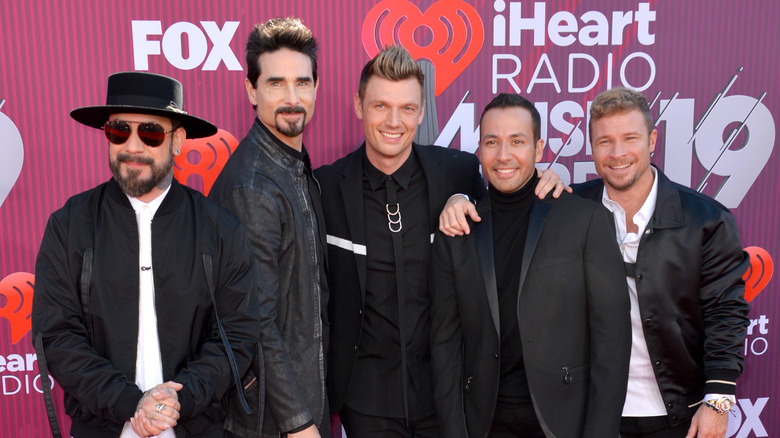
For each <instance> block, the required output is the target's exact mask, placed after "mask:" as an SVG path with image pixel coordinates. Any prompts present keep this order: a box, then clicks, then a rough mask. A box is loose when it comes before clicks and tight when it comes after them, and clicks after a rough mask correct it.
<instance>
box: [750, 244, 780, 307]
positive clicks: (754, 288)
mask: <svg viewBox="0 0 780 438" xmlns="http://www.w3.org/2000/svg"><path fill="white" fill-rule="evenodd" d="M745 252H747V253H748V254H750V267H748V269H747V271H745V274H744V275H743V276H742V279H743V280H745V300H747V302H751V301H753V299H754V298H755V297H756V296H757V295H758V294H760V293H761V291H762V290H764V288H765V287H766V285H767V284H769V280H771V279H772V274H774V271H775V265H774V262H773V261H772V256H770V255H769V253H768V252H767V250H765V249H764V248H761V247H758V246H749V247H747V248H745Z"/></svg>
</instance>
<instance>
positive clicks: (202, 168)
mask: <svg viewBox="0 0 780 438" xmlns="http://www.w3.org/2000/svg"><path fill="white" fill-rule="evenodd" d="M236 147H238V140H236V138H235V137H233V135H232V134H231V133H229V132H227V131H224V130H222V129H220V130H219V131H217V133H216V134H214V135H212V136H211V137H205V138H193V139H189V140H186V141H185V142H184V144H182V147H181V153H180V154H179V155H178V156H177V157H176V158H175V159H174V162H175V164H176V165H175V166H174V169H173V176H174V177H176V180H177V181H179V182H180V183H182V184H184V185H187V186H190V187H192V188H194V189H198V190H201V191H202V192H203V194H204V195H206V196H208V194H209V191H210V190H211V186H213V185H214V181H215V180H216V179H217V176H219V172H221V171H222V168H223V167H225V163H227V161H228V158H230V155H232V154H233V152H234V151H235V150H236ZM193 177H195V178H193ZM197 177H200V178H197Z"/></svg>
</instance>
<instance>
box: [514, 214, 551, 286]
mask: <svg viewBox="0 0 780 438" xmlns="http://www.w3.org/2000/svg"><path fill="white" fill-rule="evenodd" d="M549 211H550V205H549V204H547V203H546V202H542V201H540V200H538V199H534V203H533V205H532V206H531V216H530V217H529V218H528V234H527V235H526V237H525V247H524V248H523V264H522V266H521V267H520V291H519V292H518V294H520V293H522V292H523V284H524V283H525V277H526V275H528V267H529V266H530V265H531V259H532V258H533V256H534V252H535V251H536V244H537V243H539V237H540V236H541V235H542V229H543V228H544V221H545V220H546V219H547V213H548V212H549Z"/></svg>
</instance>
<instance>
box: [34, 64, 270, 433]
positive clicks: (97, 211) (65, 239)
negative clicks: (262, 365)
mask: <svg viewBox="0 0 780 438" xmlns="http://www.w3.org/2000/svg"><path fill="white" fill-rule="evenodd" d="M71 117H73V118H74V119H75V120H76V121H78V122H80V123H83V124H85V125H87V126H91V127H93V128H98V129H102V130H103V131H104V132H105V135H106V137H107V138H108V143H109V144H108V156H109V167H110V168H111V173H112V174H113V178H112V179H111V180H109V181H108V182H106V183H103V184H101V185H99V186H97V187H95V188H93V189H91V190H88V191H86V192H84V193H81V194H78V195H76V196H74V197H72V198H70V199H69V200H68V201H67V203H66V204H65V206H64V207H62V208H61V209H60V210H58V211H56V212H54V213H53V214H52V215H51V217H50V218H49V222H48V225H47V227H46V231H45V234H44V237H43V241H42V243H41V247H40V251H39V253H38V259H37V261H36V267H35V274H36V275H35V277H36V285H35V286H36V287H35V296H34V300H33V312H32V325H33V334H34V339H35V341H34V342H35V348H36V351H37V354H38V362H39V368H40V369H41V374H42V375H43V376H44V381H45V379H46V370H47V368H48V370H50V372H51V374H52V376H53V377H54V378H55V379H56V381H57V382H58V383H59V384H60V386H61V387H62V388H63V390H64V392H65V410H66V412H67V414H68V415H69V416H70V417H71V419H72V426H71V430H70V436H73V437H76V438H78V437H120V436H121V437H122V438H125V437H137V436H143V437H146V436H165V437H174V436H178V437H182V436H187V437H221V436H222V428H223V424H222V423H223V416H224V413H223V405H222V398H223V396H224V395H225V394H226V393H227V391H228V390H229V389H230V388H231V386H232V385H233V384H234V382H236V381H237V376H240V375H242V374H243V373H244V372H245V371H246V370H247V369H248V368H249V365H250V362H251V359H252V356H253V355H254V354H255V352H256V349H257V344H258V340H257V333H258V320H259V318H258V315H257V303H256V301H254V298H253V294H252V290H253V288H254V285H255V280H254V275H253V274H254V273H253V271H252V259H251V253H250V252H249V248H248V245H247V239H246V233H245V231H244V229H243V227H242V225H241V224H240V223H239V222H238V220H237V219H236V218H235V217H234V216H232V215H231V214H230V213H229V212H227V211H225V210H223V209H222V208H220V207H219V206H217V205H216V204H214V203H213V202H211V201H209V200H207V199H205V198H204V197H203V196H202V195H201V194H200V193H198V192H197V191H194V190H191V189H189V188H187V187H184V186H182V185H180V184H179V183H178V182H176V181H175V180H174V179H173V157H174V156H175V155H177V154H178V153H179V151H180V148H181V145H182V143H183V142H184V140H185V139H186V138H199V137H206V136H210V135H213V134H215V133H216V132H217V128H216V127H215V126H214V125H212V124H211V123H209V122H207V121H205V120H202V119H199V118H197V117H194V116H191V115H188V114H187V113H186V112H184V111H183V110H182V91H181V84H180V83H179V82H178V81H176V80H174V79H171V78H168V77H165V76H160V75H155V74H149V73H138V72H126V73H116V74H114V75H111V76H110V77H109V79H108V97H107V99H106V105H105V106H92V107H84V108H78V109H76V110H74V111H72V112H71ZM43 386H44V387H48V385H46V384H44V385H43ZM50 402H51V400H50V399H47V405H49V404H50ZM48 407H49V406H47V408H48ZM51 420H52V415H50V421H51ZM54 420H55V421H54V422H52V423H53V424H52V431H53V433H54V435H55V436H59V432H58V426H57V424H56V418H54ZM174 431H175V433H174Z"/></svg>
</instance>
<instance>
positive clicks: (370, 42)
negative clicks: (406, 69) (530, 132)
mask: <svg viewBox="0 0 780 438" xmlns="http://www.w3.org/2000/svg"><path fill="white" fill-rule="evenodd" d="M420 28H427V29H429V30H430V32H431V33H432V34H433V37H432V40H431V42H430V43H429V44H426V45H421V44H418V42H417V41H416V40H415V38H414V34H415V32H416V31H417V29H420ZM362 37H363V47H364V48H365V49H366V52H367V53H368V55H369V56H371V57H372V58H373V57H374V56H376V55H377V54H378V53H379V52H380V51H381V50H382V49H383V48H384V47H385V46H388V45H391V44H400V45H401V46H403V47H404V48H406V50H408V51H409V53H410V54H411V55H412V57H413V58H414V59H420V58H426V59H428V60H430V61H431V63H433V65H434V66H435V67H436V90H435V94H436V95H437V96H439V95H441V93H442V92H443V91H444V90H446V89H447V87H449V86H450V84H452V82H453V81H454V80H455V79H456V78H457V77H458V76H460V74H461V73H463V71H464V70H465V69H466V67H468V66H469V64H471V62H472V61H474V58H476V57H477V54H479V51H480V50H481V49H482V43H483V42H484V41H485V29H484V27H483V25H482V18H481V17H480V16H479V14H478V13H477V11H476V10H475V9H474V8H473V7H472V6H471V5H470V4H468V3H466V2H465V1H462V0H439V1H438V2H436V3H434V4H432V5H431V6H430V7H429V8H428V10H427V11H425V13H422V12H421V11H420V9H419V8H418V7H417V6H415V5H413V4H412V3H410V2H409V1H407V0H401V1H398V0H383V1H381V2H379V3H377V4H376V6H374V7H373V8H371V10H370V11H369V12H368V14H367V15H366V18H365V20H363V31H362Z"/></svg>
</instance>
